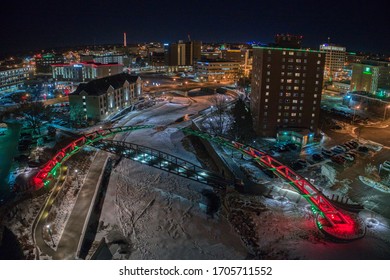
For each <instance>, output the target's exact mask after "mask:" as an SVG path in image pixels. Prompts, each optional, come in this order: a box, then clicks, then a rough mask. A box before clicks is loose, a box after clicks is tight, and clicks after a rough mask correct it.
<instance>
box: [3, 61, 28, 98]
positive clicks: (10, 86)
mask: <svg viewBox="0 0 390 280" xmlns="http://www.w3.org/2000/svg"><path fill="white" fill-rule="evenodd" d="M29 71H30V68H29V67H24V66H23V67H11V66H0V92H7V91H12V90H17V89H20V88H21V87H22V86H23V85H24V82H25V81H26V80H27V79H28V78H29Z"/></svg>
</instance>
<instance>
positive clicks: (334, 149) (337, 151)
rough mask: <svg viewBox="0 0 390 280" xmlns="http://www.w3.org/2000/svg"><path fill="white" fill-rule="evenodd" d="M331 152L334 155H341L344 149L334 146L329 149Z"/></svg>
mask: <svg viewBox="0 0 390 280" xmlns="http://www.w3.org/2000/svg"><path fill="white" fill-rule="evenodd" d="M331 151H332V152H333V153H335V154H341V153H344V152H345V150H344V148H342V147H340V146H335V147H333V148H332V149H331Z"/></svg>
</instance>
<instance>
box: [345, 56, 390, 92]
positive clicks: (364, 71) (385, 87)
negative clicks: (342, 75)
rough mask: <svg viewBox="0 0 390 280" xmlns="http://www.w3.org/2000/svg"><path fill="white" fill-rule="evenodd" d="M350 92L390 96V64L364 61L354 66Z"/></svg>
mask: <svg viewBox="0 0 390 280" xmlns="http://www.w3.org/2000/svg"><path fill="white" fill-rule="evenodd" d="M350 90H351V91H366V92H370V93H372V94H377V95H379V96H387V95H390V62H387V61H374V60H363V61H362V62H361V63H355V64H353V65H352V79H351V88H350Z"/></svg>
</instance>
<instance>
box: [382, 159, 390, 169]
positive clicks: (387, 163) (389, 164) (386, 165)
mask: <svg viewBox="0 0 390 280" xmlns="http://www.w3.org/2000/svg"><path fill="white" fill-rule="evenodd" d="M382 168H383V169H384V170H386V171H390V161H389V160H386V161H385V162H384V163H382Z"/></svg>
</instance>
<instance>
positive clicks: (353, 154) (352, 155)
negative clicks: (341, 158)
mask: <svg viewBox="0 0 390 280" xmlns="http://www.w3.org/2000/svg"><path fill="white" fill-rule="evenodd" d="M345 154H346V155H349V156H351V157H353V159H356V157H357V155H356V154H355V153H354V152H351V151H349V152H347V153H345Z"/></svg>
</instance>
